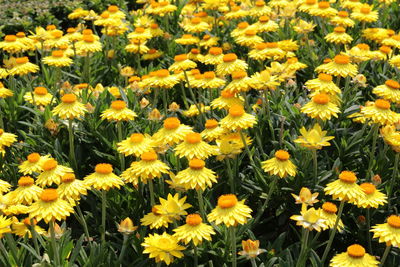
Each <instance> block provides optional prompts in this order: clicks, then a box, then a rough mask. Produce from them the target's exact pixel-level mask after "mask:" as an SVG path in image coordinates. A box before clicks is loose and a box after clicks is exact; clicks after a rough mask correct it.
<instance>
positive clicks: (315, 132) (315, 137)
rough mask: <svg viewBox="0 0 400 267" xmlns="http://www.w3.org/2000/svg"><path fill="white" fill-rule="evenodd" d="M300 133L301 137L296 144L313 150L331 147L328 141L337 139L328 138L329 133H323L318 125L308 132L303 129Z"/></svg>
mask: <svg viewBox="0 0 400 267" xmlns="http://www.w3.org/2000/svg"><path fill="white" fill-rule="evenodd" d="M300 133H301V136H300V137H299V138H297V139H296V140H294V142H295V143H298V144H300V145H302V146H304V147H307V148H312V149H321V148H322V147H324V146H330V145H331V144H330V143H329V142H328V141H329V140H332V139H333V138H335V137H334V136H326V133H327V131H322V129H321V126H320V125H319V124H318V123H316V124H314V127H313V128H311V129H310V130H308V131H307V130H306V128H304V127H302V128H301V129H300Z"/></svg>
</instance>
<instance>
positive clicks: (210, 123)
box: [200, 119, 226, 142]
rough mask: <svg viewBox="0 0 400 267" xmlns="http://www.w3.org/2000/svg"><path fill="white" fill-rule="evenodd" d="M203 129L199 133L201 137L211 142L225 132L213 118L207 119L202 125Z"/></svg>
mask: <svg viewBox="0 0 400 267" xmlns="http://www.w3.org/2000/svg"><path fill="white" fill-rule="evenodd" d="M204 127H205V129H204V130H203V131H202V132H201V133H200V134H201V137H202V138H204V139H205V140H207V141H209V142H211V141H213V140H215V139H217V138H219V137H220V136H221V135H223V134H224V133H225V131H226V130H225V129H224V128H222V127H220V126H219V125H218V121H217V120H215V119H209V120H207V121H206V123H205V125H204Z"/></svg>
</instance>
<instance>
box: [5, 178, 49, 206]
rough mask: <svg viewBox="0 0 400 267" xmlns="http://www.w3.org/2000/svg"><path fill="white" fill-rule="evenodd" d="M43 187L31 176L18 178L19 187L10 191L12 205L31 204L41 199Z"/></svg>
mask: <svg viewBox="0 0 400 267" xmlns="http://www.w3.org/2000/svg"><path fill="white" fill-rule="evenodd" d="M42 192H43V189H42V188H41V187H39V186H37V185H35V184H34V180H33V178H32V177H30V176H22V177H21V178H19V180H18V187H17V188H16V189H15V190H14V191H12V192H10V193H9V195H8V196H9V199H10V202H9V204H10V205H17V204H23V205H28V206H29V205H31V204H32V202H34V201H37V200H38V199H39V196H40V194H41V193H42Z"/></svg>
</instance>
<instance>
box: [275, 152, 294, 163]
mask: <svg viewBox="0 0 400 267" xmlns="http://www.w3.org/2000/svg"><path fill="white" fill-rule="evenodd" d="M275 158H277V159H278V160H280V161H287V160H288V159H289V158H290V154H289V153H288V152H287V151H285V150H278V151H276V152H275Z"/></svg>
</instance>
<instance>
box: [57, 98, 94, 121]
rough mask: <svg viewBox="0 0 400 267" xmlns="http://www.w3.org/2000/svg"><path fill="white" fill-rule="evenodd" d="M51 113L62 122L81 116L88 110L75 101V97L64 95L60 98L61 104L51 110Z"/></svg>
mask: <svg viewBox="0 0 400 267" xmlns="http://www.w3.org/2000/svg"><path fill="white" fill-rule="evenodd" d="M52 112H53V113H54V115H57V116H58V117H60V118H61V119H63V120H66V119H69V120H72V119H74V118H79V117H81V116H83V115H84V114H85V113H86V112H88V110H87V108H86V107H85V105H84V104H82V103H80V102H79V101H78V100H77V97H76V95H74V94H65V95H63V96H62V97H61V103H60V104H58V105H57V106H56V107H55V108H53V110H52Z"/></svg>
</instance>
